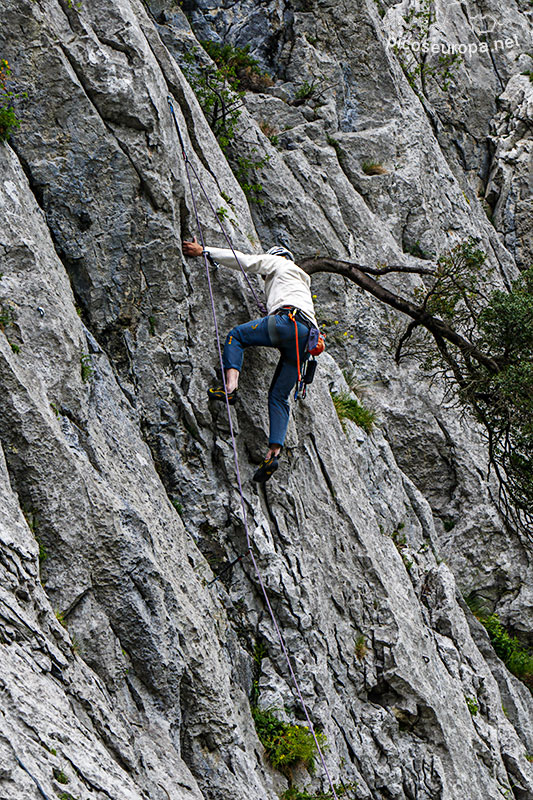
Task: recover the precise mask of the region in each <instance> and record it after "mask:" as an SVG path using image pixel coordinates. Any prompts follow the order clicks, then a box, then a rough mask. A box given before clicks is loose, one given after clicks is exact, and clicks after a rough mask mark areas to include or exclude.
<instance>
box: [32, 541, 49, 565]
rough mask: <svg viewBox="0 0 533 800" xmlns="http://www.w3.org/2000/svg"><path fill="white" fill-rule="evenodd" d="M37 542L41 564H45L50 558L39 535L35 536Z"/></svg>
mask: <svg viewBox="0 0 533 800" xmlns="http://www.w3.org/2000/svg"><path fill="white" fill-rule="evenodd" d="M35 538H36V540H37V544H38V545H39V564H43V563H44V562H45V561H46V559H47V558H48V552H47V550H46V548H45V546H44V544H43V543H42V542H41V540H40V539H39V537H38V536H35Z"/></svg>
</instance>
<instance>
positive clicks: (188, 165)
mask: <svg viewBox="0 0 533 800" xmlns="http://www.w3.org/2000/svg"><path fill="white" fill-rule="evenodd" d="M167 99H168V104H169V107H170V113H171V114H172V118H173V120H174V125H175V127H176V132H177V134H178V138H179V142H180V146H181V152H182V156H183V160H184V163H185V172H186V175H187V181H188V184H189V190H190V193H191V201H192V205H193V209H194V216H195V219H196V225H197V228H198V235H199V237H200V242H201V244H202V247H203V256H204V262H205V270H206V277H207V286H208V289H209V297H210V301H211V311H212V314H213V323H214V327H215V338H216V343H217V349H218V356H219V361H220V368H221V372H222V381H223V385H224V391H225V394H226V398H225V399H226V410H227V414H228V422H229V430H230V435H231V443H232V447H233V458H234V463H235V474H236V477H237V485H238V489H239V495H240V500H241V508H242V518H243V525H244V532H245V535H246V545H247V548H248V553H249V555H250V558H251V560H252V564H253V566H254V571H255V574H256V576H257V580H258V582H259V586H260V587H261V592H262V595H263V598H264V600H265V604H266V607H267V609H268V613H269V615H270V619H271V620H272V624H273V626H274V629H275V631H276V634H277V637H278V641H279V643H280V646H281V649H282V652H283V655H284V657H285V661H286V662H287V667H288V670H289V673H290V675H291V678H292V682H293V684H294V688H295V691H296V695H297V697H298V700H299V701H300V705H301V707H302V710H303V712H304V715H305V718H306V720H307V723H308V725H309V730H310V731H311V733H312V735H313V739H314V742H315V745H316V748H317V752H318V754H319V756H320V761H321V763H322V766H323V768H324V772H325V774H326V776H327V779H328V783H329V785H330V788H331V792H332V795H333V798H334V799H335V800H339V798H338V795H337V792H336V791H335V786H334V784H333V780H332V778H331V775H330V773H329V770H328V768H327V764H326V760H325V758H324V753H323V751H322V748H321V746H320V742H319V740H318V737H317V735H316V732H315V727H314V725H313V723H312V721H311V717H310V715H309V711H308V709H307V706H306V704H305V701H304V699H303V696H302V692H301V689H300V685H299V683H298V679H297V678H296V674H295V672H294V669H293V666H292V663H291V660H290V657H289V653H288V650H287V647H286V644H285V640H284V638H283V635H282V633H281V630H280V627H279V625H278V622H277V620H276V615H275V614H274V610H273V608H272V605H271V603H270V600H269V598H268V594H267V591H266V587H265V583H264V581H263V577H262V575H261V572H260V570H259V566H258V564H257V560H256V558H255V556H254V553H253V550H252V541H251V537H250V532H249V530H248V520H247V515H246V503H245V500H244V493H243V489H242V480H241V473H240V468H239V458H238V455H237V443H236V441H235V434H234V430H233V422H232V419H231V409H230V404H229V399H228V392H227V387H226V377H225V371H224V365H223V361H222V347H221V344H220V334H219V328H218V320H217V313H216V308H215V300H214V296H213V287H212V284H211V275H210V272H209V261H208V257H207V253H206V251H205V242H204V234H203V229H202V225H201V223H200V218H199V215H198V208H197V205H196V198H195V194H194V190H193V186H192V179H191V174H190V173H191V172H192V173H193V174H194V176H195V178H196V180H197V181H198V184H199V186H200V188H201V190H202V192H203V194H204V196H205V197H206V199H207V201H208V203H209V206H210V208H211V209H212V211H213V214H214V217H215V219H218V216H217V214H216V211H215V208H214V206H213V204H212V203H211V200H210V198H209V196H208V194H207V192H206V191H205V189H204V187H203V185H202V182H201V180H200V177H199V175H198V173H197V171H196V170H195V168H194V165H193V164H192V163H191V161H190V160H189V157H188V155H187V151H186V149H185V144H184V141H183V138H182V135H181V131H180V128H179V125H178V120H177V119H176V114H175V112H174V106H173V102H172V98H171V97H170V96H169V97H168V98H167ZM219 224H220V220H219ZM220 227H221V229H222V233H223V234H224V237H225V238H226V241H227V242H228V245H229V247H230V249H231V250H232V251H233V253H234V255H235V250H234V249H233V245H232V244H231V241H230V238H229V236H228V235H227V234H226V232H225V230H224V227H223V226H222V224H220ZM235 258H236V260H237V261H238V258H237V256H236V255H235ZM241 269H242V271H243V274H244V275H245V277H246V279H247V281H248V278H247V276H246V273H245V272H244V269H243V268H242V266H241ZM248 285H249V287H250V289H251V291H252V293H253V295H254V297H255V301H256V303H257V305H258V307H259V308H261V304H260V301H259V299H258V298H257V296H256V293H255V291H254V289H253V287H252V286H251V284H250V282H249V281H248Z"/></svg>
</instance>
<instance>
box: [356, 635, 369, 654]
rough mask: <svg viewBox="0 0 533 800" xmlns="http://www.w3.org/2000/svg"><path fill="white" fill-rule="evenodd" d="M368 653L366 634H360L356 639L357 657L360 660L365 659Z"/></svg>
mask: <svg viewBox="0 0 533 800" xmlns="http://www.w3.org/2000/svg"><path fill="white" fill-rule="evenodd" d="M367 655H368V645H367V643H366V637H365V635H364V634H361V636H358V637H357V639H356V640H355V657H356V658H357V660H358V661H364V660H365V658H366V657H367Z"/></svg>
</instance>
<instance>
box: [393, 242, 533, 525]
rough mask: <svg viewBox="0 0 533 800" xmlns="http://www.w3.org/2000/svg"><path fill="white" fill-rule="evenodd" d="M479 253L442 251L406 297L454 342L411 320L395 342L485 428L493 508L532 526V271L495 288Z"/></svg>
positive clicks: (464, 245) (474, 247)
mask: <svg viewBox="0 0 533 800" xmlns="http://www.w3.org/2000/svg"><path fill="white" fill-rule="evenodd" d="M485 260H486V255H485V253H484V252H483V250H481V249H480V248H479V246H478V241H477V240H475V239H473V238H469V239H467V240H465V241H463V242H461V243H459V244H457V245H456V246H455V247H453V248H452V249H451V250H450V251H448V252H447V253H445V254H443V255H442V256H441V257H440V258H439V259H438V262H437V265H436V269H435V270H434V272H433V273H431V272H427V273H426V274H429V275H430V277H427V278H424V284H422V285H419V286H418V287H417V288H416V289H415V290H414V292H413V294H414V298H415V300H417V301H418V303H419V307H420V308H421V309H422V310H423V312H424V313H428V314H429V315H432V317H433V318H437V319H439V320H442V321H443V322H444V323H445V326H448V328H449V329H453V332H454V333H456V334H458V339H460V340H462V341H461V343H459V342H454V341H453V340H452V339H447V340H446V339H445V338H444V337H441V336H440V334H433V335H431V334H428V332H427V330H425V329H424V328H423V325H424V323H422V325H420V323H419V322H418V321H411V323H410V324H409V326H408V328H407V329H406V331H405V332H404V334H403V335H402V337H401V338H400V340H399V344H398V347H397V350H396V359H397V361H399V360H400V357H401V355H402V353H403V352H407V353H408V354H409V355H410V356H411V357H415V358H417V359H419V360H420V362H421V366H422V368H423V369H424V370H427V371H429V372H430V373H432V374H433V375H440V376H442V377H444V379H445V380H446V381H447V383H448V387H449V388H450V389H451V391H452V392H454V393H455V394H456V396H457V398H458V399H459V401H460V402H461V403H462V404H464V405H465V406H466V407H468V408H469V409H470V410H471V412H472V415H473V417H474V418H475V419H476V420H477V421H478V422H480V423H481V424H482V425H483V427H484V428H485V431H486V435H487V440H488V452H489V458H490V463H491V466H492V467H493V468H494V471H495V474H496V476H497V478H498V479H499V482H500V487H501V490H502V491H501V494H500V503H501V508H502V511H503V513H504V514H505V516H506V517H507V519H508V520H509V521H510V522H512V524H514V525H517V524H518V525H521V527H522V528H523V529H525V530H528V531H529V530H530V529H531V523H532V521H533V268H532V269H529V270H526V271H524V272H523V273H522V274H521V276H520V277H519V278H517V279H516V280H515V281H514V282H513V284H512V286H511V288H510V289H509V290H501V289H496V287H495V286H494V283H492V281H491V270H488V269H487V268H486V266H485Z"/></svg>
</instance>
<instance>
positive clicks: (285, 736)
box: [252, 707, 326, 776]
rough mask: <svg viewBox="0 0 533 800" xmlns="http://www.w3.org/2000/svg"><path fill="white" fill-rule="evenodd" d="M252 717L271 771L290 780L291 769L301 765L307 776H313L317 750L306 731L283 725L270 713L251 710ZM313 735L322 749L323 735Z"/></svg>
mask: <svg viewBox="0 0 533 800" xmlns="http://www.w3.org/2000/svg"><path fill="white" fill-rule="evenodd" d="M252 716H253V718H254V722H255V729H256V731H257V735H258V737H259V740H260V742H261V744H262V745H263V747H264V748H265V751H266V755H267V758H268V760H269V761H270V763H271V764H272V766H273V767H275V769H279V771H280V772H283V773H284V774H285V775H287V776H290V774H291V768H292V767H294V766H296V765H297V764H304V765H305V766H306V767H307V769H308V770H309V772H311V773H312V772H314V769H315V756H316V752H317V747H316V743H315V740H314V738H313V734H312V733H311V731H310V730H309V728H307V727H306V726H303V725H291V724H290V723H288V722H283V720H280V719H278V718H277V717H276V716H275V714H274V713H273V712H272V710H271V709H268V710H266V711H262V710H261V709H260V708H258V707H255V708H253V709H252ZM315 735H316V737H317V739H318V742H319V744H320V746H321V747H324V746H325V744H326V737H325V736H324V734H323V733H320V732H319V731H315Z"/></svg>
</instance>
